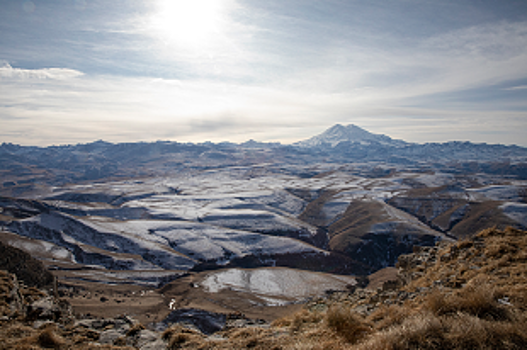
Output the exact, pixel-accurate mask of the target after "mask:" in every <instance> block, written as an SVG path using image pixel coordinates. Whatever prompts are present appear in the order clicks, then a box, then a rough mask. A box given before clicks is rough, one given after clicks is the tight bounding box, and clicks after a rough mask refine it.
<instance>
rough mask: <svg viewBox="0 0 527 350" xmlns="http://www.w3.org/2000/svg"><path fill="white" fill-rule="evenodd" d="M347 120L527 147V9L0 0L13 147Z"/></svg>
mask: <svg viewBox="0 0 527 350" xmlns="http://www.w3.org/2000/svg"><path fill="white" fill-rule="evenodd" d="M336 123H340V124H344V125H346V124H350V123H353V124H355V125H358V126H360V127H362V128H365V129H367V130H368V131H370V132H373V133H382V134H386V135H388V136H390V137H392V138H396V139H402V140H405V141H409V142H445V141H451V140H460V141H473V142H487V143H503V144H518V145H522V146H527V138H526V137H525V134H526V131H527V2H525V1H523V0H510V1H503V0H501V1H500V0H487V1H476V0H462V1H454V0H445V1H429V0H396V1H390V2H387V1H381V0H372V1H367V2H365V1H359V0H328V1H315V0H290V1H278V0H269V1H265V2H262V1H250V0H193V1H171V0H155V1H146V0H132V1H125V0H116V1H111V2H109V1H103V0H47V1H39V0H32V1H29V0H28V1H15V0H0V125H1V127H0V143H1V142H12V143H16V144H22V145H40V146H45V145H52V144H56V145H58V144H72V143H79V142H80V143H84V142H91V141H94V140H98V139H103V140H105V141H110V142H135V141H156V140H172V141H180V142H203V141H207V140H210V141H213V142H221V141H231V142H243V141H247V140H249V139H254V140H257V141H265V142H275V141H279V142H282V143H292V142H296V141H299V140H302V139H306V138H309V137H311V136H313V135H315V134H318V133H320V132H322V131H324V130H325V129H327V128H328V127H330V126H332V125H334V124H336Z"/></svg>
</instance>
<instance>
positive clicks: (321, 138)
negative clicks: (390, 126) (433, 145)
mask: <svg viewBox="0 0 527 350" xmlns="http://www.w3.org/2000/svg"><path fill="white" fill-rule="evenodd" d="M341 142H359V143H371V142H378V143H383V144H392V145H395V144H397V145H399V144H400V143H401V142H402V141H396V140H392V139H391V138H390V137H388V136H386V135H379V134H372V133H371V132H369V131H367V130H364V129H363V128H361V127H358V126H357V125H354V124H349V125H346V126H344V125H342V124H335V125H333V126H332V127H330V128H329V129H327V130H326V131H324V132H323V133H322V134H319V135H316V136H314V137H312V138H310V139H308V140H304V141H300V142H297V143H296V144H295V145H297V146H301V147H316V146H320V145H322V144H329V145H331V147H334V146H336V145H338V144H339V143H341Z"/></svg>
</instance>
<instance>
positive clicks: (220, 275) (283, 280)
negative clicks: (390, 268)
mask: <svg viewBox="0 0 527 350" xmlns="http://www.w3.org/2000/svg"><path fill="white" fill-rule="evenodd" d="M356 283H357V282H356V280H355V279H354V278H353V277H351V276H338V275H330V274H324V273H318V272H310V271H302V270H294V269H287V268H259V269H227V270H222V271H217V272H211V273H209V274H208V275H207V276H206V277H205V278H203V280H202V281H201V282H200V286H201V287H203V288H204V289H205V290H206V291H207V292H209V293H218V292H220V291H222V290H224V289H228V290H233V291H237V292H245V293H251V294H253V295H256V296H258V297H259V298H260V299H262V300H263V301H264V304H266V305H268V306H277V305H285V304H287V303H290V302H301V301H305V300H306V299H307V298H309V297H313V296H317V295H322V294H324V292H325V291H327V290H346V287H347V286H350V285H351V286H353V285H355V284H356Z"/></svg>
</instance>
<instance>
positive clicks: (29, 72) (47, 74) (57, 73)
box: [0, 62, 84, 80]
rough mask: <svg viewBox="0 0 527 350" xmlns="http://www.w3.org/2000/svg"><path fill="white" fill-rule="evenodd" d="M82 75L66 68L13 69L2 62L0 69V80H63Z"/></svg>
mask: <svg viewBox="0 0 527 350" xmlns="http://www.w3.org/2000/svg"><path fill="white" fill-rule="evenodd" d="M82 75H84V74H83V73H82V72H79V71H77V70H74V69H68V68H40V69H21V68H13V67H11V65H10V64H9V63H7V62H4V63H3V65H2V66H1V67H0V77H1V78H12V79H53V80H65V79H72V78H76V77H80V76H82Z"/></svg>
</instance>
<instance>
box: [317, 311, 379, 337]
mask: <svg viewBox="0 0 527 350" xmlns="http://www.w3.org/2000/svg"><path fill="white" fill-rule="evenodd" d="M326 322H327V326H328V328H330V329H332V330H334V331H335V332H336V333H337V334H338V335H340V336H342V337H343V338H344V339H346V340H347V341H348V343H350V344H355V343H357V342H358V341H359V340H361V339H362V338H364V337H365V336H366V335H368V334H369V333H370V332H371V326H369V325H368V324H366V323H365V321H364V320H363V319H362V317H361V316H359V315H357V314H356V313H353V312H352V311H351V310H350V309H348V308H343V307H338V306H333V307H331V308H330V309H329V310H328V311H327V314H326Z"/></svg>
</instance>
